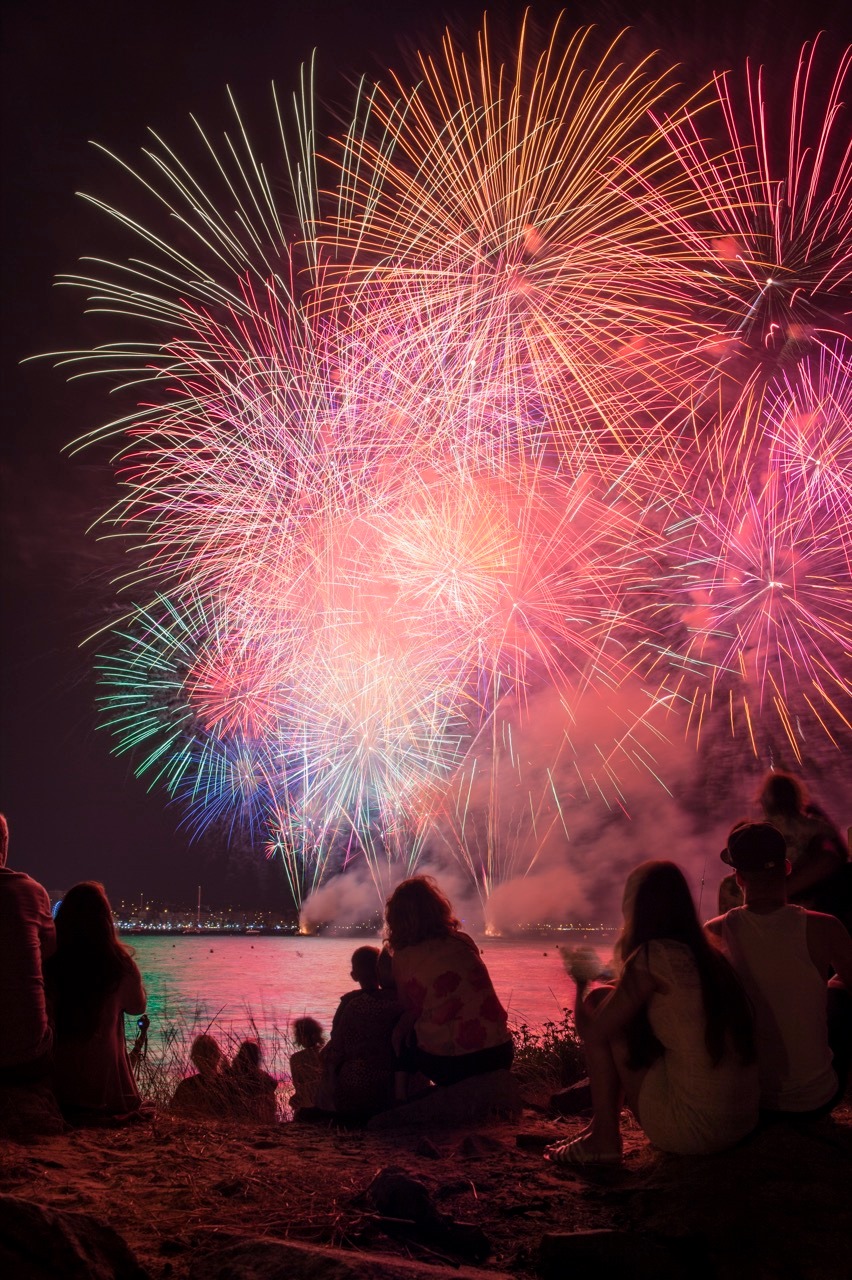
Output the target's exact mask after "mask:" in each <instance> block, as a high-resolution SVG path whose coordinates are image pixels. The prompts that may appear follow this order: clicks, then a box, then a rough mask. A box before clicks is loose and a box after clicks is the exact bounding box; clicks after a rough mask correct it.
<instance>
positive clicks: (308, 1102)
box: [290, 1018, 330, 1116]
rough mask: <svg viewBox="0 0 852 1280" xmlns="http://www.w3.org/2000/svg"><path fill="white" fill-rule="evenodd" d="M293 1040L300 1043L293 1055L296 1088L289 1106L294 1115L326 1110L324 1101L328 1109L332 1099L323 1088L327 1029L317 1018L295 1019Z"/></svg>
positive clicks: (291, 1065) (291, 1072)
mask: <svg viewBox="0 0 852 1280" xmlns="http://www.w3.org/2000/svg"><path fill="white" fill-rule="evenodd" d="M293 1039H294V1040H295V1041H296V1044H297V1045H298V1046H299V1047H298V1049H297V1051H296V1052H295V1053H293V1054H291V1055H290V1079H291V1080H292V1081H293V1089H294V1092H293V1094H292V1095H291V1097H290V1106H291V1108H292V1110H293V1114H294V1116H295V1115H297V1113H298V1112H300V1111H304V1112H311V1111H314V1110H316V1109H317V1108H321V1109H324V1104H325V1107H326V1108H327V1106H328V1105H329V1104H330V1099H329V1098H327V1097H325V1096H324V1091H323V1087H322V1086H323V1060H322V1048H323V1045H324V1044H325V1032H324V1031H323V1029H322V1027H321V1026H320V1024H319V1023H318V1022H317V1020H316V1018H296V1020H295V1022H294V1023H293Z"/></svg>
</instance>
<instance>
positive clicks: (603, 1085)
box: [545, 862, 758, 1165]
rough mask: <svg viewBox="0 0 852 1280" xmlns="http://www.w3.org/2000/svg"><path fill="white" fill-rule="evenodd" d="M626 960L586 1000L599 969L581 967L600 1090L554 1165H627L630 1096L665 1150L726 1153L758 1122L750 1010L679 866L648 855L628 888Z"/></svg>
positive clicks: (593, 1078)
mask: <svg viewBox="0 0 852 1280" xmlns="http://www.w3.org/2000/svg"><path fill="white" fill-rule="evenodd" d="M622 909H623V912H624V930H623V933H622V938H621V947H620V951H621V954H622V956H624V957H625V959H624V965H623V968H622V970H621V974H620V976H619V978H618V981H617V982H616V983H615V985H614V986H612V987H603V988H599V989H597V990H595V991H592V992H591V993H589V994H588V995H587V994H586V993H587V990H588V984H589V982H590V981H592V980H593V974H594V972H595V968H592V969H591V970H590V969H589V968H588V959H587V957H582V956H581V957H579V958H578V959H577V960H575V963H574V965H573V966H572V976H573V978H574V981H575V983H576V985H577V998H576V1002H575V1009H574V1017H575V1019H576V1026H577V1031H578V1032H579V1035H580V1037H581V1038H582V1040H583V1044H584V1047H585V1051H586V1067H587V1070H588V1073H589V1081H590V1084H591V1094H592V1108H593V1114H592V1121H591V1124H590V1126H589V1128H588V1129H587V1130H586V1131H585V1132H584V1133H582V1134H580V1135H579V1136H578V1137H576V1138H574V1139H572V1140H569V1141H567V1142H559V1143H554V1144H553V1146H551V1147H549V1148H548V1149H547V1151H546V1153H545V1158H546V1159H548V1160H551V1161H553V1162H554V1163H556V1164H569V1165H570V1164H576V1165H586V1164H607V1163H616V1162H618V1161H620V1160H621V1127H620V1117H621V1107H622V1101H623V1100H625V1099H626V1101H627V1105H628V1106H629V1107H630V1109H631V1111H632V1112H633V1114H634V1115H635V1116H636V1119H637V1120H638V1121H639V1124H640V1125H641V1127H642V1128H643V1130H644V1131H645V1133H646V1134H647V1136H648V1138H649V1139H650V1140H651V1142H653V1144H654V1146H656V1147H659V1148H660V1149H661V1150H662V1151H671V1152H674V1153H676V1154H680V1155H701V1154H704V1153H708V1152H713V1151H723V1150H724V1149H725V1148H726V1147H731V1146H733V1145H734V1143H736V1142H739V1140H740V1139H741V1138H744V1137H745V1136H746V1134H747V1133H750V1132H751V1130H752V1129H753V1128H754V1127H755V1125H756V1124H757V1118H758V1082H757V1067H756V1063H755V1051H754V1036H753V1026H752V1018H751V1011H750V1009H749V1007H748V1001H747V1000H746V997H745V994H744V992H743V989H742V987H741V986H740V983H739V982H738V981H737V978H736V975H735V973H734V971H733V969H732V967H731V965H730V963H729V962H728V961H727V960H726V959H725V957H724V956H723V955H721V954H720V952H719V951H718V950H717V948H716V947H714V946H713V945H712V944H711V943H710V942H709V941H708V939H707V937H706V936H705V934H704V932H703V930H702V928H701V924H700V923H699V920H698V916H697V915H696V911H695V904H694V903H693V901H692V894H691V893H690V891H689V885H688V884H687V883H686V880H685V878H684V875H683V872H682V871H681V870H680V868H679V867H678V866H676V865H675V864H674V863H673V862H645V863H642V865H641V866H639V867H637V868H636V870H635V871H633V872H631V874H630V876H628V879H627V883H626V884H625V886H624V900H623V905H622Z"/></svg>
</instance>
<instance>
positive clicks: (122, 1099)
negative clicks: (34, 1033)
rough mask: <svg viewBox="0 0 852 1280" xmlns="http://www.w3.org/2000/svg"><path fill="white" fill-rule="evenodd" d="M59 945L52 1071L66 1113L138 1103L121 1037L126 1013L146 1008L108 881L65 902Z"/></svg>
mask: <svg viewBox="0 0 852 1280" xmlns="http://www.w3.org/2000/svg"><path fill="white" fill-rule="evenodd" d="M56 932H57V949H56V952H55V953H54V955H53V956H52V957H51V959H50V960H49V961H48V962H47V965H46V966H45V979H46V985H47V993H48V998H49V1003H50V1006H51V1009H52V1012H53V1018H54V1023H55V1047H54V1058H53V1077H54V1088H55V1091H56V1096H57V1098H58V1100H59V1103H60V1106H61V1107H62V1108H63V1110H64V1111H65V1112H66V1113H67V1114H69V1115H72V1114H78V1113H93V1114H98V1115H105V1116H120V1115H122V1114H128V1113H130V1112H133V1111H136V1110H138V1109H139V1106H140V1105H141V1099H140V1096H139V1090H138V1089H137V1087H136V1081H135V1080H134V1077H133V1071H132V1069H131V1067H130V1061H129V1058H128V1055H127V1046H126V1042H125V1035H124V1014H125V1013H128V1014H142V1013H144V1012H145V1004H146V997H145V988H144V986H143V984H142V975H141V974H140V972H139V969H138V968H137V966H136V963H135V961H134V960H133V957H132V956H131V955H130V953H129V952H128V951H127V950H126V948H125V947H123V946H122V945H121V943H120V942H119V941H118V939H117V938H116V935H115V926H114V925H113V921H112V912H111V909H110V905H109V901H108V899H107V897H106V894H105V893H104V889H103V886H102V885H100V884H96V883H94V882H89V881H85V882H83V883H81V884H78V885H75V886H74V887H73V888H72V889H70V890H69V891H68V893H67V894H66V895H65V898H64V899H63V900H62V902H61V904H60V906H59V910H58V911H57V915H56Z"/></svg>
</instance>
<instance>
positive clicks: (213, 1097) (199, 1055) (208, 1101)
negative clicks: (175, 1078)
mask: <svg viewBox="0 0 852 1280" xmlns="http://www.w3.org/2000/svg"><path fill="white" fill-rule="evenodd" d="M189 1057H190V1061H191V1063H192V1065H193V1066H194V1067H195V1069H196V1074H195V1075H192V1076H187V1077H186V1079H184V1080H181V1081H180V1082H179V1084H178V1086H177V1088H176V1089H175V1091H174V1094H173V1096H172V1101H171V1109H172V1111H175V1112H177V1113H178V1115H183V1116H191V1117H193V1118H194V1119H200V1118H202V1117H204V1118H207V1119H213V1120H221V1119H222V1118H223V1117H225V1116H227V1115H228V1114H229V1113H230V1099H229V1088H228V1081H227V1078H226V1076H225V1074H224V1072H223V1071H222V1064H223V1063H224V1061H225V1057H224V1054H223V1053H222V1050H221V1049H220V1048H219V1045H218V1043H217V1042H216V1040H214V1038H213V1036H210V1035H206V1034H202V1035H200V1036H196V1037H195V1039H194V1040H193V1042H192V1046H191V1048H190V1051H189Z"/></svg>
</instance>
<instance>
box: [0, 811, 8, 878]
mask: <svg viewBox="0 0 852 1280" xmlns="http://www.w3.org/2000/svg"><path fill="white" fill-rule="evenodd" d="M8 857H9V824H8V822H7V821H6V815H5V813H0V867H5V865H6V861H7V859H8Z"/></svg>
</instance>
